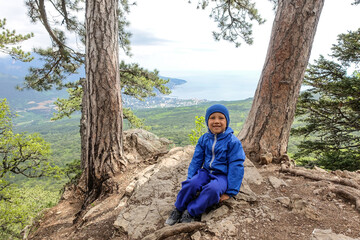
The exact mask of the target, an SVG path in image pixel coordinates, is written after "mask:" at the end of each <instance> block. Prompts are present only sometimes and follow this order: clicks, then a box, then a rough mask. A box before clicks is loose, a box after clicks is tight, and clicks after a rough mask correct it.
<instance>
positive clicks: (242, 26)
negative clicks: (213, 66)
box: [197, 0, 265, 47]
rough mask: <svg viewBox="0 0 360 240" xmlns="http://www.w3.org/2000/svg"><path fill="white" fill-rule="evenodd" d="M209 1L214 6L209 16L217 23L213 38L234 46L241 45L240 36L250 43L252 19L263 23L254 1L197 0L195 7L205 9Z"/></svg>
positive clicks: (251, 39) (251, 40)
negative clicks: (217, 28) (216, 30)
mask: <svg viewBox="0 0 360 240" xmlns="http://www.w3.org/2000/svg"><path fill="white" fill-rule="evenodd" d="M210 2H212V3H214V4H215V6H214V7H213V8H212V10H211V14H210V17H212V18H213V19H214V21H215V22H217V23H218V27H219V29H220V31H219V32H213V36H214V38H215V40H220V39H221V38H222V39H224V40H226V41H230V42H233V43H235V46H236V47H239V46H240V45H241V43H240V41H238V40H237V39H238V37H240V38H241V39H242V40H243V41H245V43H247V44H252V43H253V37H252V23H251V22H252V21H256V22H257V23H258V24H263V23H264V22H265V20H264V19H262V18H261V16H260V15H259V13H258V10H257V9H256V7H255V3H253V2H252V1H251V0H240V1H224V0H216V1H209V0H198V5H197V8H201V9H205V8H206V7H208V6H209V4H210Z"/></svg>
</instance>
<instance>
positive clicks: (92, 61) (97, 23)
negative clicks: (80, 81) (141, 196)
mask: <svg viewBox="0 0 360 240" xmlns="http://www.w3.org/2000/svg"><path fill="white" fill-rule="evenodd" d="M117 9H118V6H117V0H104V1H97V0H88V1H86V48H85V51H86V82H85V86H84V99H83V106H82V108H83V114H84V117H83V119H82V122H84V123H85V126H82V128H81V131H82V134H85V136H82V140H83V141H84V142H83V143H82V166H83V168H84V173H83V174H84V175H83V178H82V179H83V180H84V181H85V184H86V190H85V191H86V193H87V194H88V197H87V200H86V201H87V202H88V203H90V202H92V201H93V200H95V199H97V198H98V197H99V195H100V194H104V193H106V192H107V191H111V189H109V188H108V187H109V186H106V184H107V182H108V181H107V180H109V179H111V178H112V177H113V176H114V175H115V174H116V173H118V172H120V171H122V170H124V169H125V167H126V160H125V158H124V153H123V138H122V128H123V121H122V103H121V91H120V90H121V88H120V73H119V55H118V54H119V45H118V16H117ZM104 187H105V188H104ZM85 205H87V204H86V203H85Z"/></svg>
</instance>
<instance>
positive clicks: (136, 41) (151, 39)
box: [130, 29, 173, 46]
mask: <svg viewBox="0 0 360 240" xmlns="http://www.w3.org/2000/svg"><path fill="white" fill-rule="evenodd" d="M131 33H132V36H131V38H130V41H131V45H132V46H149V45H163V44H168V43H171V42H173V41H171V40H167V39H162V38H158V37H156V36H155V35H154V34H152V33H150V32H146V31H143V30H139V29H132V30H131Z"/></svg>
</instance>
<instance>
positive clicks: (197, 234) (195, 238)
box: [191, 231, 201, 240]
mask: <svg viewBox="0 0 360 240" xmlns="http://www.w3.org/2000/svg"><path fill="white" fill-rule="evenodd" d="M191 239H192V240H201V233H200V232H199V231H197V232H195V233H194V234H193V235H191Z"/></svg>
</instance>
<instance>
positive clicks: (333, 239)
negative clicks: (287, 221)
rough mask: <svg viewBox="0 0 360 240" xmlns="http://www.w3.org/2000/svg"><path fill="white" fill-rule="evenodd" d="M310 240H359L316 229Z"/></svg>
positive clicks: (327, 230)
mask: <svg viewBox="0 0 360 240" xmlns="http://www.w3.org/2000/svg"><path fill="white" fill-rule="evenodd" d="M310 240H357V239H356V238H351V237H348V236H345V235H343V234H336V233H333V232H332V230H331V229H325V230H323V229H316V228H315V229H314V231H313V232H312V234H311V236H310Z"/></svg>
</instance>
